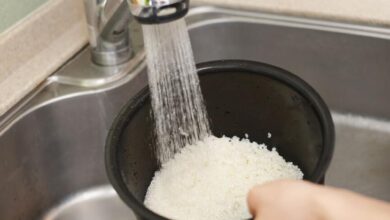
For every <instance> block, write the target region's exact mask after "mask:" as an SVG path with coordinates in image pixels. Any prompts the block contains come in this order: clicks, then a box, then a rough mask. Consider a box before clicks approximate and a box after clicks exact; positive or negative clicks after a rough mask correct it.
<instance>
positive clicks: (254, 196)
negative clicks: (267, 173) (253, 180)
mask: <svg viewBox="0 0 390 220" xmlns="http://www.w3.org/2000/svg"><path fill="white" fill-rule="evenodd" d="M247 203H248V209H249V212H250V213H251V214H252V216H256V215H258V214H259V213H260V208H261V190H260V186H255V187H253V188H252V189H251V190H250V191H249V193H248V196H247Z"/></svg>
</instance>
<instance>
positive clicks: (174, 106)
mask: <svg viewBox="0 0 390 220" xmlns="http://www.w3.org/2000/svg"><path fill="white" fill-rule="evenodd" d="M143 33H144V41H145V48H146V54H147V64H148V79H149V87H150V92H151V98H152V108H153V114H154V120H155V131H156V136H157V148H156V154H157V158H158V160H159V162H160V163H164V162H166V161H168V160H169V159H171V158H172V157H173V155H174V154H175V153H176V152H178V150H180V149H181V148H182V147H184V146H185V145H188V144H193V143H194V142H196V141H198V140H201V139H203V138H205V137H207V136H209V135H210V134H211V132H210V127H209V123H208V118H207V112H206V108H205V105H204V101H203V97H202V93H201V89H200V85H199V77H198V74H197V71H196V66H195V61H194V56H193V53H192V48H191V44H190V38H189V35H188V31H187V26H186V23H185V21H184V19H179V20H176V21H172V22H169V23H164V24H159V25H143Z"/></svg>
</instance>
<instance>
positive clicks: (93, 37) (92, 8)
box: [84, 0, 189, 66]
mask: <svg viewBox="0 0 390 220" xmlns="http://www.w3.org/2000/svg"><path fill="white" fill-rule="evenodd" d="M84 5H85V10H86V16H87V22H88V30H89V38H90V39H89V41H90V45H91V53H92V60H93V62H94V63H96V64H98V65H102V66H113V65H119V64H122V63H125V62H127V61H128V60H130V58H131V57H132V54H133V50H132V47H131V43H130V35H129V21H130V19H131V14H133V16H134V18H135V19H136V20H137V21H138V22H139V23H141V24H160V23H165V22H170V21H173V20H176V19H179V18H181V17H183V16H184V15H186V13H187V12H188V8H189V0H84ZM129 9H130V10H129ZM130 12H131V13H130Z"/></svg>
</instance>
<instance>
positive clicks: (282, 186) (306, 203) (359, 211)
mask: <svg viewBox="0 0 390 220" xmlns="http://www.w3.org/2000/svg"><path fill="white" fill-rule="evenodd" d="M248 207H249V210H250V212H251V213H252V215H253V216H254V219H255V220H286V219H289V220H345V219H354V220H360V219H362V220H363V219H364V220H366V219H378V220H379V219H383V220H385V219H386V220H389V219H390V205H389V204H388V203H386V202H382V201H378V200H374V199H371V198H367V197H364V196H361V195H358V194H356V193H352V192H349V191H346V190H341V189H336V188H332V187H325V186H320V185H316V184H313V183H309V182H306V181H297V180H278V181H274V182H270V183H266V184H264V185H261V186H256V187H254V188H253V189H252V190H251V191H250V192H249V194H248Z"/></svg>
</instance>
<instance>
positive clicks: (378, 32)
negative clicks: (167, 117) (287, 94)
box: [0, 7, 390, 220]
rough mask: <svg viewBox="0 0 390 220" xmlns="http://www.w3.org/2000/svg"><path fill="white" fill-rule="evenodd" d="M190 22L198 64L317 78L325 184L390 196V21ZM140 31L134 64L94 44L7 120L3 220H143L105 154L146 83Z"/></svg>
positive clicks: (198, 11)
mask: <svg viewBox="0 0 390 220" xmlns="http://www.w3.org/2000/svg"><path fill="white" fill-rule="evenodd" d="M187 23H188V27H189V29H190V37H191V43H192V46H193V50H194V55H195V59H196V62H198V63H199V62H203V61H210V60H220V59H245V60H255V61H260V62H265V63H269V64H273V65H276V66H279V67H282V68H284V69H287V70H289V71H291V72H293V73H295V74H297V75H298V76H300V77H301V78H303V79H304V80H305V81H307V82H308V83H309V84H311V85H312V86H313V87H314V88H315V89H316V90H317V91H318V92H319V93H320V95H321V96H322V97H323V98H324V100H325V101H326V102H327V104H328V105H329V106H330V108H331V110H332V115H333V119H334V121H335V125H336V147H335V152H334V157H333V161H332V163H331V166H330V169H329V172H328V174H327V176H326V184H327V185H332V186H337V187H343V188H347V189H350V190H353V191H356V192H359V193H362V194H365V195H368V196H372V197H375V198H379V199H383V200H387V201H390V188H389V186H390V160H389V159H388V156H389V155H390V122H389V120H390V101H389V98H388V96H389V94H390V62H389V59H390V30H389V29H386V28H382V27H369V26H362V25H354V24H343V23H336V22H328V21H320V20H310V19H306V18H305V19H303V18H297V17H288V16H280V15H272V14H265V13H254V12H245V11H237V10H231V9H222V8H214V7H197V8H194V9H192V10H191V11H190V13H189V15H188V16H187ZM132 30H133V33H132V35H134V36H133V38H132V40H133V45H135V46H136V47H137V48H138V50H137V51H138V52H137V54H136V56H135V58H133V60H132V61H131V62H129V63H127V64H125V65H122V66H120V67H117V68H114V67H113V68H102V67H98V66H95V65H94V64H92V63H91V61H90V59H89V53H88V48H85V49H84V50H83V51H81V52H80V53H79V54H78V55H77V56H75V57H74V58H73V59H72V60H70V61H69V62H68V63H67V64H66V65H64V66H63V67H62V68H61V69H60V70H58V71H57V72H56V73H55V74H54V75H52V76H51V77H49V78H48V79H47V80H46V81H45V82H44V83H43V84H42V85H40V86H39V88H37V89H36V91H34V92H32V93H31V94H30V95H29V96H27V97H26V98H25V99H24V100H22V101H21V102H20V103H19V104H18V105H17V106H15V107H14V108H13V109H12V110H10V111H9V112H8V113H7V114H6V115H4V116H1V117H0V176H1V178H0V192H1V193H0V219H7V220H16V219H18V220H20V219H44V220H54V219H56V220H57V219H61V220H67V219H94V220H103V219H116V220H121V219H135V217H134V216H133V214H132V212H131V210H129V209H128V208H127V207H126V206H125V205H124V204H123V203H122V202H121V201H120V199H119V198H118V197H117V195H116V193H115V191H114V190H113V189H112V188H111V186H110V185H109V182H108V179H107V177H106V173H105V169H104V156H103V153H104V143H105V138H106V135H107V132H108V129H109V127H110V125H111V123H112V121H113V119H114V117H115V116H116V114H117V113H118V111H119V110H120V108H121V107H122V106H123V105H124V104H125V103H126V101H127V100H129V99H130V98H131V97H133V96H134V95H135V94H136V93H137V92H138V91H139V90H140V89H141V88H143V87H144V86H145V85H146V83H147V76H146V65H145V63H144V52H143V49H142V36H141V32H140V29H139V26H137V25H136V24H132ZM118 73H119V74H118Z"/></svg>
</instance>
